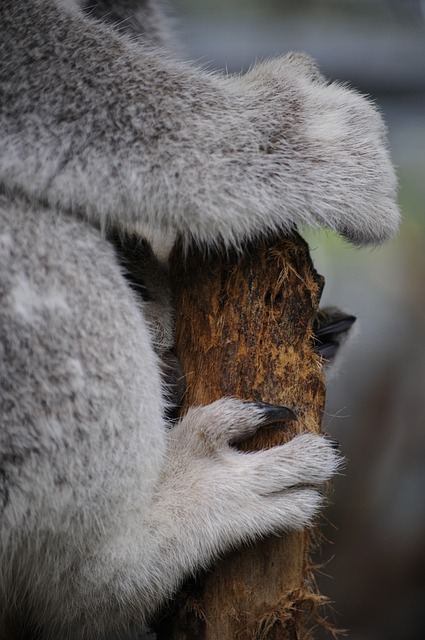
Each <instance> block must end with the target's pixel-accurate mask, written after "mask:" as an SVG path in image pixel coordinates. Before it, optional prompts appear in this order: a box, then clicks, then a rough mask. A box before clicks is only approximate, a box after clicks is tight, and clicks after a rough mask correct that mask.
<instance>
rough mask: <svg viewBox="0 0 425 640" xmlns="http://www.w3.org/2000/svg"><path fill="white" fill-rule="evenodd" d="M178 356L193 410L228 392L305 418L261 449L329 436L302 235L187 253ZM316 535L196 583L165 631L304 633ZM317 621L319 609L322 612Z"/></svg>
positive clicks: (231, 562) (214, 635)
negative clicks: (324, 432)
mask: <svg viewBox="0 0 425 640" xmlns="http://www.w3.org/2000/svg"><path fill="white" fill-rule="evenodd" d="M172 279H173V286H174V290H175V294H176V308H177V354H178V356H179V358H180V361H181V363H182V366H183V370H184V371H185V375H186V384H187V389H186V394H185V398H184V407H183V412H184V411H185V408H186V407H189V406H191V405H202V404H208V403H209V402H212V401H213V400H216V399H217V398H220V397H222V396H226V395H228V396H234V397H239V398H243V399H246V400H261V401H264V402H270V403H274V404H283V405H286V406H288V407H291V408H293V409H294V410H295V412H296V414H297V416H298V420H296V421H293V422H291V423H288V424H287V428H285V429H283V430H282V429H276V428H273V427H272V428H268V429H263V430H261V431H260V432H259V433H258V434H257V435H256V437H255V438H253V439H252V440H251V441H249V442H248V443H244V447H245V448H249V449H258V448H264V447H270V446H273V445H276V444H281V443H282V442H285V441H286V440H288V439H289V438H291V437H293V436H294V435H295V434H296V433H300V432H305V431H312V432H315V433H317V432H319V430H320V424H321V418H322V412H323V406H324V401H325V387H324V381H323V376H322V372H321V364H320V358H319V357H318V356H317V355H316V354H315V353H314V351H313V346H312V324H313V320H314V318H315V315H316V312H317V309H318V305H319V300H320V295H321V291H322V288H323V278H322V277H321V276H319V275H317V273H316V272H315V270H314V268H313V266H312V262H311V259H310V256H309V251H308V247H307V245H306V243H305V242H304V241H303V240H302V239H301V238H300V237H299V236H297V235H294V236H291V237H285V238H283V239H280V240H279V241H276V242H274V243H269V244H265V243H258V244H256V245H250V246H249V247H247V249H246V250H244V252H243V254H242V255H238V254H236V253H231V254H227V255H225V256H223V255H219V254H209V255H208V256H205V255H203V254H202V252H201V251H198V250H196V249H191V250H190V252H189V254H188V255H187V256H183V255H182V254H181V253H180V252H175V253H174V255H173V258H172ZM310 537H311V532H295V533H289V534H286V535H282V536H281V537H278V536H275V537H271V538H269V539H267V540H263V541H259V542H258V543H257V544H256V545H255V546H253V547H250V548H244V549H241V550H239V551H236V552H233V553H231V554H229V555H228V556H227V557H225V558H223V559H222V560H220V561H219V562H217V563H216V565H215V567H214V568H213V569H212V570H211V571H210V572H208V573H205V574H204V575H202V576H201V577H199V578H198V579H196V580H194V581H191V582H190V583H189V584H188V585H186V586H185V588H184V589H183V591H182V593H181V594H180V596H179V597H178V598H177V600H176V605H175V610H174V611H173V612H172V613H171V614H169V615H168V617H165V618H163V620H162V622H161V624H160V625H159V626H158V638H159V640H198V639H199V640H235V639H237V640H254V639H255V640H257V639H261V640H277V639H279V640H295V639H296V640H300V639H306V638H309V637H311V636H310V631H309V627H310V626H311V618H312V616H313V612H314V610H315V606H316V604H317V603H318V602H320V600H321V598H320V596H319V595H318V594H317V592H316V588H315V583H314V578H313V576H312V572H311V570H310V567H309V540H310ZM313 617H314V616H313Z"/></svg>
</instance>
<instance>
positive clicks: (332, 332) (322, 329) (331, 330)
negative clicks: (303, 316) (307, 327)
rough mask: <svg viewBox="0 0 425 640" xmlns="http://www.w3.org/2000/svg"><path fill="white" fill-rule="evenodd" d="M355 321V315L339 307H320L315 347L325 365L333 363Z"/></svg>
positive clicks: (315, 330) (314, 326)
mask: <svg viewBox="0 0 425 640" xmlns="http://www.w3.org/2000/svg"><path fill="white" fill-rule="evenodd" d="M355 322H356V317H355V316H353V315H351V314H348V313H346V312H345V311H341V309H338V308H337V307H325V308H324V309H319V311H318V312H317V316H316V320H315V321H314V325H313V331H314V335H313V347H314V351H315V352H316V353H318V354H319V355H320V356H322V358H323V360H324V364H325V366H326V365H330V364H332V363H333V361H334V359H335V357H336V355H337V353H338V351H339V349H340V347H341V346H342V345H343V344H344V342H345V341H346V339H347V337H348V334H349V333H350V331H351V328H352V326H353V324H354V323H355Z"/></svg>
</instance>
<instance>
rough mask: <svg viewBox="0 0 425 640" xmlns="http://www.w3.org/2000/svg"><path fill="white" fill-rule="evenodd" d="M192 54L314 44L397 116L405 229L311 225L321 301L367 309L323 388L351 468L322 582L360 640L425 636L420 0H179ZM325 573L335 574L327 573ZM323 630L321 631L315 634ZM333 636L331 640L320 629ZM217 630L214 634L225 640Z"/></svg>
mask: <svg viewBox="0 0 425 640" xmlns="http://www.w3.org/2000/svg"><path fill="white" fill-rule="evenodd" d="M172 5H173V7H174V11H175V15H176V17H177V20H176V26H177V31H178V32H179V35H180V41H181V43H182V44H183V47H184V52H185V53H184V55H185V56H186V57H188V58H190V59H196V60H198V61H200V62H201V63H202V64H204V65H205V66H207V67H208V68H218V69H222V68H227V69H228V71H229V72H233V71H237V72H239V71H241V70H247V69H248V68H249V67H250V65H251V64H252V63H253V62H254V61H255V60H256V59H261V58H263V57H269V56H273V55H276V54H278V53H283V52H286V51H288V50H302V51H307V52H308V53H310V54H312V55H313V56H314V57H315V58H317V59H318V61H319V63H320V66H321V69H322V71H323V72H324V73H325V74H326V75H327V76H329V77H331V78H338V79H342V80H345V81H348V82H349V83H350V84H352V85H353V86H356V87H358V88H360V89H361V90H362V91H364V92H366V93H368V94H370V95H371V96H372V97H373V98H374V99H375V100H376V102H377V103H378V104H379V106H380V108H381V110H382V112H383V114H384V116H385V118H386V121H387V124H388V128H389V137H390V145H391V149H392V154H393V158H394V161H395V163H396V165H397V167H398V175H399V180H400V204H401V207H402V210H403V225H402V229H401V233H400V236H399V237H398V238H397V240H395V241H393V242H391V243H389V244H388V245H386V246H384V247H382V248H379V249H374V250H370V249H362V250H357V249H354V248H352V247H350V246H349V245H347V244H346V243H345V242H343V241H342V240H340V239H338V238H336V237H335V236H333V235H332V234H330V233H326V232H315V233H309V232H306V233H305V236H306V237H307V238H308V240H309V243H310V246H311V248H312V257H313V260H314V262H315V264H316V267H317V269H318V271H319V272H320V273H322V274H323V275H324V276H325V278H326V288H325V295H324V298H325V302H331V303H333V304H336V305H338V306H341V307H342V308H346V309H347V310H349V311H351V312H353V313H354V314H355V315H357V316H358V318H359V331H358V335H357V337H356V338H355V339H354V340H353V341H352V343H351V345H349V347H348V349H347V353H346V355H345V359H344V362H343V364H342V366H341V368H340V371H339V374H338V377H337V378H336V379H335V380H334V381H331V383H330V384H329V387H328V398H329V399H328V405H327V411H326V416H325V428H326V430H327V431H330V432H331V433H332V434H333V435H334V436H335V437H336V438H337V439H339V440H340V441H341V443H342V449H343V453H344V455H345V456H346V457H347V460H348V462H347V466H346V470H345V475H344V476H342V477H340V478H339V479H338V480H337V481H336V485H335V492H334V495H333V502H334V506H333V507H330V508H329V510H328V513H327V518H328V519H329V521H330V522H331V523H332V525H329V526H328V527H327V530H326V534H327V537H328V539H329V541H330V543H329V544H328V545H326V546H325V548H324V554H323V555H324V559H325V560H326V561H328V564H327V566H325V567H324V568H323V571H322V574H323V575H322V576H321V577H320V586H321V589H322V591H323V592H324V593H325V594H327V595H328V596H330V597H331V599H332V600H333V602H334V609H335V611H336V613H335V614H332V613H330V617H331V618H333V619H334V621H335V622H336V623H337V624H338V625H340V626H342V627H345V628H347V629H349V631H348V633H347V636H348V638H350V639H351V640H414V639H418V640H419V639H422V638H424V637H425V615H424V614H425V211H424V207H425V0H422V1H419V0H405V1H403V0H369V1H368V0H357V1H356V0H339V1H334V2H331V1H320V0H317V1H314V0H263V1H261V0H173V1H172ZM326 574H329V576H332V578H331V577H327V576H326ZM317 637H318V638H319V637H322V636H321V635H320V632H318V635H317ZM323 637H328V636H323ZM217 640H219V639H217Z"/></svg>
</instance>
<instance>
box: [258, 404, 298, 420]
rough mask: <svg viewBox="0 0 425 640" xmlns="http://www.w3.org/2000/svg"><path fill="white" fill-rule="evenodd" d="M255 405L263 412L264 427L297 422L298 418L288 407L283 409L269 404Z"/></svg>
mask: <svg viewBox="0 0 425 640" xmlns="http://www.w3.org/2000/svg"><path fill="white" fill-rule="evenodd" d="M254 405H255V406H256V407H258V408H259V409H261V410H262V412H263V415H264V419H263V423H262V424H263V425H268V424H273V423H274V422H287V421H288V420H296V419H297V416H296V414H295V413H294V412H293V411H292V409H289V408H288V407H281V406H279V405H275V404H269V403H267V402H254Z"/></svg>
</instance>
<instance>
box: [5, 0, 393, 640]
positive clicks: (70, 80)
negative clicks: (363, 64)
mask: <svg viewBox="0 0 425 640" xmlns="http://www.w3.org/2000/svg"><path fill="white" fill-rule="evenodd" d="M159 15H160V12H159V9H158V8H157V6H156V4H155V3H154V2H153V0H145V1H143V0H141V1H140V9H139V10H138V9H137V7H136V2H134V1H133V0H116V1H115V2H108V1H107V0H93V1H92V2H89V1H87V2H85V1H83V0H79V1H78V2H77V0H2V2H1V4H0V90H1V100H0V122H1V137H0V219H1V226H0V232H1V235H0V269H1V271H0V297H1V302H0V326H1V342H0V402H1V407H0V409H1V429H0V511H1V514H0V543H1V547H0V636H1V638H5V639H8V640H11V639H12V638H23V637H28V636H27V635H26V634H27V633H35V632H38V633H39V634H40V636H39V637H41V638H48V639H52V638H59V637H60V638H67V637H69V638H73V639H74V640H79V639H81V640H82V639H85V638H87V639H88V638H106V637H108V636H111V635H114V634H115V636H116V637H118V636H117V634H121V635H122V634H125V633H128V634H131V633H132V632H137V630H140V628H141V627H142V626H143V624H144V623H145V621H146V619H147V618H148V617H149V615H150V614H151V613H152V612H153V611H155V609H156V608H157V607H158V606H159V605H160V604H161V603H162V602H163V601H164V598H166V597H167V596H169V595H170V594H171V593H172V592H173V591H174V590H175V589H176V588H177V586H178V585H179V584H180V582H181V581H182V580H183V579H184V577H185V576H187V575H188V574H189V573H190V572H191V571H193V570H195V569H197V568H198V567H200V566H204V565H207V564H208V563H209V562H211V560H212V559H213V558H214V557H216V556H217V555H218V554H220V553H222V552H223V551H225V550H226V549H229V548H231V547H233V546H234V545H237V544H240V543H241V542H242V541H248V540H251V539H253V538H255V537H258V536H263V535H267V534H270V533H271V532H278V531H282V530H285V529H290V528H294V527H295V528H299V527H303V526H305V525H308V523H309V522H310V521H311V519H312V518H313V517H314V514H315V513H316V511H317V509H318V506H319V504H320V500H321V498H320V494H319V492H318V490H317V485H320V484H321V483H323V482H324V481H326V480H327V479H328V478H330V477H331V476H332V474H333V473H334V472H335V470H336V468H337V465H338V459H337V456H336V454H335V452H334V450H333V449H332V447H331V445H330V443H329V442H327V441H326V440H325V439H323V438H321V437H318V436H311V435H305V436H300V437H299V438H296V439H295V440H293V441H292V442H290V443H288V444H286V445H284V446H282V447H276V448H274V449H272V450H270V451H263V452H257V453H253V454H242V453H238V452H237V451H236V450H235V449H234V448H231V447H229V442H230V441H233V440H237V439H238V438H241V437H243V436H244V435H246V434H247V433H248V432H250V433H251V432H253V431H254V430H255V429H257V428H258V427H259V425H260V424H261V421H262V420H263V419H264V410H262V409H260V408H258V407H255V406H252V405H247V404H243V403H241V402H239V401H235V400H229V399H223V400H221V401H219V402H217V403H214V404H213V405H211V406H209V407H205V408H194V409H193V410H191V411H190V412H189V413H188V415H187V416H186V417H185V418H183V419H182V420H181V422H180V423H179V424H178V425H177V426H176V427H175V429H174V430H172V431H169V432H167V430H166V428H165V424H164V418H163V414H164V405H165V400H164V393H163V389H162V382H161V375H160V361H159V357H158V355H157V353H158V352H161V344H158V343H161V341H162V340H167V341H169V340H170V329H169V327H170V323H169V322H168V320H167V319H165V320H164V319H163V318H158V322H156V321H155V313H156V314H157V315H158V313H161V314H162V313H163V311H156V312H155V306H154V305H153V306H152V304H150V303H148V302H147V303H140V302H137V301H136V298H135V296H134V294H133V292H132V291H131V290H130V288H129V286H128V283H127V281H126V280H125V278H124V276H123V272H122V267H121V266H120V265H119V264H118V261H117V257H116V254H115V252H114V250H113V247H112V246H111V244H110V243H109V242H108V241H107V240H105V237H104V234H102V231H103V230H104V229H106V228H107V227H108V226H114V227H115V228H118V229H121V230H127V229H130V230H133V231H134V230H137V231H138V232H139V233H140V232H143V233H145V234H153V235H154V236H155V238H156V239H158V238H159V239H160V240H161V239H163V241H164V242H165V240H168V238H169V237H170V236H171V237H172V236H174V235H175V234H180V235H181V236H182V237H183V238H184V239H185V240H186V241H189V240H191V239H195V240H196V241H197V242H201V243H205V244H206V245H215V244H220V243H224V244H226V245H236V246H241V245H242V244H243V242H244V241H245V240H246V239H247V238H252V237H255V236H259V235H263V234H266V233H268V232H269V231H271V230H273V231H274V230H285V229H287V230H289V229H292V228H293V227H294V226H295V225H300V224H301V225H302V224H304V223H306V224H310V225H325V226H328V227H330V228H332V229H334V230H335V231H337V232H339V233H342V234H344V235H345V236H347V237H348V238H349V239H350V240H351V241H352V242H355V243H359V244H363V243H376V242H380V241H381V240H383V239H385V238H386V237H388V236H390V235H392V234H394V232H395V231H396V229H397V225H398V210H397V206H396V203H395V188H396V180H395V175H394V171H393V168H392V165H391V163H390V160H389V156H388V151H387V148H386V141H385V129H384V125H383V123H382V120H381V118H380V116H379V114H378V113H377V111H376V110H375V108H374V107H373V106H372V105H371V104H370V102H368V101H367V100H365V98H363V97H361V96H360V95H358V94H357V93H355V92H354V91H351V90H349V89H347V88H346V87H343V86H341V85H338V84H336V83H333V84H328V83H327V82H326V81H325V80H324V79H323V78H322V77H321V75H320V73H319V72H318V71H317V68H316V66H315V64H314V63H313V62H312V61H311V60H310V58H308V57H305V56H299V55H294V54H290V55H288V56H284V57H281V58H278V59H276V60H269V61H267V62H264V63H262V64H258V65H256V66H255V67H254V68H253V69H252V70H251V71H250V72H249V73H247V74H246V75H245V76H242V77H240V76H237V77H235V76H231V77H227V76H224V75H220V74H210V73H207V72H205V71H203V70H199V69H197V68H195V67H194V66H193V65H191V64H187V63H183V62H179V61H178V60H175V59H173V58H172V56H171V55H170V54H168V53H166V50H165V46H163V45H165V44H166V39H167V37H168V36H167V35H166V29H165V27H164V26H163V25H162V24H161V22H160V21H159ZM163 299H164V300H166V299H167V295H164V297H163ZM161 304H162V303H161ZM158 309H163V307H162V306H161V305H159V306H158ZM161 336H167V337H166V338H165V337H161ZM155 341H156V342H155ZM166 346H168V344H167V345H166ZM154 347H155V348H154ZM307 487H308V488H307ZM121 635H120V637H121Z"/></svg>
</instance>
